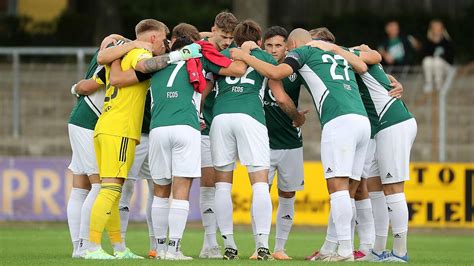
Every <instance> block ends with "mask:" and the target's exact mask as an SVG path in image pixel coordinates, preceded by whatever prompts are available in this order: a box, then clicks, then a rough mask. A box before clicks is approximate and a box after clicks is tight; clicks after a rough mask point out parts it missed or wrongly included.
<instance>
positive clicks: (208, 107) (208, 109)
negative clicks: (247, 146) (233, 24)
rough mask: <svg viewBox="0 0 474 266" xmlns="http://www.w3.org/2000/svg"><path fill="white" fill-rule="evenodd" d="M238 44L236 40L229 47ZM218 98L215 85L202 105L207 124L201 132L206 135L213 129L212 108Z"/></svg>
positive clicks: (206, 39) (234, 46) (207, 39)
mask: <svg viewBox="0 0 474 266" xmlns="http://www.w3.org/2000/svg"><path fill="white" fill-rule="evenodd" d="M204 40H205V41H209V38H207V37H206V38H204ZM236 47H237V45H236V44H235V42H232V43H231V44H230V45H229V48H236ZM212 74H213V73H206V77H207V76H208V75H210V76H212ZM209 79H212V80H213V78H209ZM215 98H216V87H214V88H213V89H212V91H211V92H209V94H208V95H207V96H206V99H205V100H204V105H203V107H202V111H201V113H202V117H203V119H204V123H205V124H206V128H205V129H203V130H202V131H201V134H202V135H206V136H208V135H209V131H210V130H211V123H212V118H213V115H212V108H213V107H214V100H215Z"/></svg>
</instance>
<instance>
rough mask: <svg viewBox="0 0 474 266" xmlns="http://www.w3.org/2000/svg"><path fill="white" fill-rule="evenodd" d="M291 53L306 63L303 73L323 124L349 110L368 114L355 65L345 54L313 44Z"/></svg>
mask: <svg viewBox="0 0 474 266" xmlns="http://www.w3.org/2000/svg"><path fill="white" fill-rule="evenodd" d="M288 57H299V59H297V58H295V59H297V60H298V61H299V62H300V64H303V65H302V66H301V68H300V69H299V73H300V74H301V76H302V77H303V80H304V83H305V85H306V88H308V90H309V92H310V93H311V95H312V97H313V100H314V103H315V105H316V108H317V111H318V113H319V116H320V121H321V124H322V125H323V126H324V124H325V123H327V122H328V121H330V120H331V119H333V118H335V117H338V116H341V115H345V114H359V115H363V116H367V113H366V112H365V109H364V106H363V104H362V100H361V98H360V95H359V91H358V87H357V82H356V79H355V75H354V71H353V70H352V67H351V65H350V64H349V63H348V62H347V60H346V59H344V58H343V57H342V56H340V55H337V54H334V53H331V52H327V51H323V50H321V49H318V48H313V47H310V46H302V47H299V48H296V49H294V50H292V51H291V52H290V53H289V54H288Z"/></svg>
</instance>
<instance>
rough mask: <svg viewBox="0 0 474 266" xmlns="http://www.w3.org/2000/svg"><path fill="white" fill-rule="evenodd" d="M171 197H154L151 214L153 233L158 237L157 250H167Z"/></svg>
mask: <svg viewBox="0 0 474 266" xmlns="http://www.w3.org/2000/svg"><path fill="white" fill-rule="evenodd" d="M169 211H170V208H169V199H168V198H159V197H156V196H154V197H153V205H152V207H151V215H152V222H153V233H154V235H155V238H156V242H157V243H156V251H161V250H163V251H166V236H167V233H168V217H169Z"/></svg>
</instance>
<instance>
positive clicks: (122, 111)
mask: <svg viewBox="0 0 474 266" xmlns="http://www.w3.org/2000/svg"><path fill="white" fill-rule="evenodd" d="M150 57H152V55H151V53H150V52H148V51H146V50H145V49H133V50H131V51H130V52H128V53H127V54H126V55H125V56H124V58H123V59H122V62H121V67H122V70H123V71H127V70H129V69H130V68H134V67H135V66H136V64H137V63H138V62H139V61H140V60H141V59H144V58H150ZM106 69H107V73H106V77H107V84H106V92H105V99H104V107H103V109H102V115H101V116H100V117H99V120H98V122H97V125H96V128H95V135H98V134H109V135H115V136H122V137H128V138H132V139H136V140H140V132H141V128H142V121H143V111H144V108H145V99H146V93H147V90H148V87H149V86H150V81H149V80H146V81H142V82H139V83H136V84H133V85H131V86H127V87H121V88H119V87H114V86H111V85H110V81H109V76H110V67H106Z"/></svg>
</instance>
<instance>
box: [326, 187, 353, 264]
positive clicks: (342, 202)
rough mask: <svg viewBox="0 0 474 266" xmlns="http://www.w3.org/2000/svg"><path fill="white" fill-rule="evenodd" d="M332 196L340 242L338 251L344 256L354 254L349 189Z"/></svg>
mask: <svg viewBox="0 0 474 266" xmlns="http://www.w3.org/2000/svg"><path fill="white" fill-rule="evenodd" d="M330 197H331V215H332V218H333V220H334V224H335V225H336V233H337V241H338V244H339V247H338V251H337V253H338V254H339V255H340V256H342V257H348V256H350V255H351V254H352V244H351V219H352V207H351V198H350V196H349V191H348V190H342V191H337V192H334V193H332V194H331V195H330Z"/></svg>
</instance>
